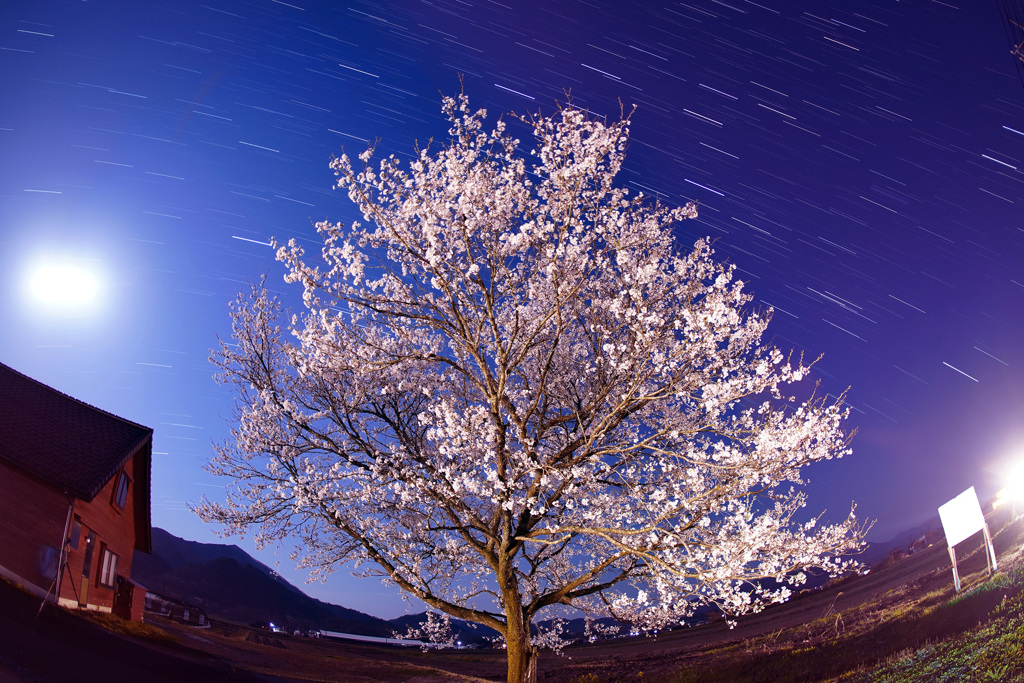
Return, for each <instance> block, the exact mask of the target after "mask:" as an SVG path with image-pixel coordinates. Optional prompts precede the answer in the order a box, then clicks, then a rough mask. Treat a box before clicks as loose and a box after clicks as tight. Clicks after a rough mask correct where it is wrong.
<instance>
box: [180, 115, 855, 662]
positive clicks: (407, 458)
mask: <svg viewBox="0 0 1024 683" xmlns="http://www.w3.org/2000/svg"><path fill="white" fill-rule="evenodd" d="M444 112H445V113H446V115H447V116H448V118H449V120H450V121H451V125H452V127H451V130H450V135H451V139H450V141H449V143H448V144H447V145H446V146H445V147H444V148H443V149H441V150H440V151H438V152H436V153H433V154H432V153H431V152H430V150H429V149H424V150H418V152H417V156H416V158H415V160H414V161H412V163H410V164H408V167H407V169H405V168H403V167H402V165H401V164H400V163H399V161H398V160H397V159H395V157H393V156H392V157H389V158H387V159H385V160H383V161H381V162H380V163H379V164H377V165H373V164H372V163H371V162H372V154H373V150H372V149H371V150H368V151H367V152H365V153H364V154H362V155H360V159H361V160H362V162H363V164H364V166H363V168H362V170H356V169H354V168H353V165H352V162H351V160H350V159H349V158H348V157H347V156H342V157H341V158H339V159H336V160H334V162H333V163H332V167H333V168H334V170H335V172H336V174H337V176H338V181H337V185H338V187H339V188H342V189H344V190H347V192H348V196H349V197H350V198H351V200H352V201H353V202H355V204H356V205H357V206H358V207H359V209H360V210H361V212H362V216H363V220H364V221H365V222H364V223H363V224H359V223H353V224H352V225H351V226H350V227H348V228H345V227H343V226H342V225H340V224H330V223H327V222H324V223H320V224H319V225H318V226H317V228H318V230H319V232H320V234H321V235H322V237H323V239H324V248H323V252H322V262H320V263H318V264H313V263H311V262H309V261H308V260H307V258H306V256H305V255H304V253H303V250H302V248H301V247H300V246H298V245H297V244H296V242H295V241H294V240H293V241H291V242H289V243H288V244H287V245H277V244H276V243H275V245H276V246H278V258H279V259H280V260H281V261H283V262H284V263H286V264H287V265H288V267H289V274H288V276H287V277H286V280H287V281H288V282H292V283H297V284H299V285H301V286H302V287H303V288H304V304H305V311H304V313H303V314H302V315H301V316H294V317H292V318H291V320H290V322H288V323H287V324H286V330H287V332H285V331H282V329H281V328H280V327H279V326H278V323H277V320H278V319H279V315H280V310H279V305H278V303H277V302H276V301H275V300H273V299H272V298H271V297H269V296H268V294H267V293H266V291H264V290H263V289H262V288H260V287H256V288H254V291H253V294H252V296H251V297H249V296H240V297H239V301H238V302H237V303H236V305H235V306H234V309H233V318H234V338H235V341H236V342H237V346H235V345H230V344H224V345H222V348H221V350H220V352H219V354H218V356H217V358H216V362H217V363H218V365H219V366H220V368H221V369H222V371H223V374H222V376H221V377H222V379H223V381H226V382H229V383H232V384H234V385H235V387H236V389H237V392H238V397H239V402H238V426H237V428H236V429H235V430H234V432H233V437H234V438H233V441H232V442H231V443H229V444H226V445H225V446H223V447H221V448H219V449H218V452H217V455H216V457H215V458H214V459H213V460H212V461H211V462H210V463H209V469H210V470H211V471H212V472H214V473H215V474H222V475H227V476H230V477H232V478H233V479H234V484H233V490H232V491H231V492H230V493H229V498H228V500H227V502H226V503H224V504H221V503H215V502H209V501H204V503H203V504H202V505H200V506H199V508H198V511H199V512H200V514H201V515H202V516H203V517H204V518H205V519H207V520H213V521H217V522H220V523H222V524H225V525H227V527H228V528H229V530H241V529H242V528H244V527H248V526H254V527H257V528H258V529H259V533H260V536H259V539H260V540H261V541H268V540H280V539H283V538H285V537H288V536H298V537H300V538H301V539H302V541H303V542H304V545H305V549H304V551H303V553H302V556H303V560H304V563H305V565H306V566H308V567H310V568H313V569H315V570H320V571H330V570H331V569H333V568H334V567H336V566H337V565H339V564H341V563H346V562H350V561H355V562H356V563H358V564H361V565H362V566H363V568H364V570H365V571H366V573H369V574H379V575H381V576H383V577H384V578H385V579H386V580H388V581H390V582H393V583H395V584H397V585H398V586H400V587H401V588H402V589H404V590H406V591H408V592H409V593H411V594H412V595H414V596H416V597H418V598H420V599H422V600H423V601H425V602H426V603H427V604H428V605H430V606H432V607H433V608H435V609H437V610H440V611H441V612H444V613H446V614H449V615H453V616H457V617H460V618H464V619H470V620H473V621H476V622H479V623H483V624H486V625H489V626H491V627H493V628H495V629H496V630H498V631H499V632H501V633H502V634H503V635H504V636H505V637H506V640H507V641H508V643H509V660H510V674H509V675H510V680H513V671H512V668H513V661H512V660H513V658H516V657H518V658H520V659H522V658H523V657H526V656H527V655H525V654H522V653H521V652H520V650H523V651H524V652H525V649H524V648H527V647H528V645H529V643H530V639H531V636H530V631H529V623H530V622H531V621H532V620H533V619H534V617H535V616H536V615H538V614H539V613H541V611H542V610H544V608H545V607H548V606H551V605H555V604H562V605H571V606H573V607H576V608H578V609H580V610H583V611H584V613H585V614H588V615H612V616H615V617H617V618H620V619H624V620H630V621H633V622H636V623H637V624H639V625H640V626H641V627H646V628H656V627H660V626H663V625H666V624H670V623H678V621H679V620H680V618H681V617H683V616H685V615H687V614H688V613H690V612H691V611H692V609H693V608H694V607H695V606H696V604H699V603H700V602H704V603H708V602H710V603H714V604H716V605H718V606H720V607H721V608H722V609H723V610H724V611H726V612H727V613H730V614H741V613H744V612H747V611H751V610H755V609H758V608H759V607H760V606H762V605H763V604H764V603H765V602H767V601H777V600H783V599H785V598H786V596H787V595H788V590H787V589H786V588H785V585H783V586H782V587H776V588H771V589H769V588H767V586H770V585H777V584H772V583H771V582H762V581H759V579H762V578H774V579H777V580H779V581H783V582H787V581H788V582H790V583H793V582H797V583H798V582H799V581H801V580H802V575H801V574H799V573H795V574H794V572H799V571H800V570H802V569H803V568H805V567H808V566H818V567H825V568H826V569H829V570H830V571H838V570H841V569H842V568H843V565H842V564H841V563H839V562H837V561H836V560H834V559H832V558H833V556H834V555H835V554H836V553H838V552H842V551H844V550H847V549H850V548H852V547H855V546H856V545H857V544H858V543H859V540H860V537H861V536H862V533H861V530H860V529H859V528H858V527H857V525H856V523H855V520H854V517H853V514H852V512H851V514H850V516H849V518H847V519H846V521H844V522H842V523H840V524H837V525H834V526H824V527H822V526H816V525H815V523H814V522H813V521H811V522H809V523H805V524H798V523H796V522H795V521H794V514H795V513H796V512H797V510H798V509H799V508H801V507H802V506H803V505H804V495H803V493H802V492H801V491H800V490H799V489H798V488H797V487H798V486H799V485H800V484H801V483H802V482H801V477H800V470H801V468H803V467H804V466H806V465H808V464H810V463H812V462H815V461H819V460H825V459H828V458H833V457H840V456H842V455H843V454H845V453H846V452H847V445H848V438H847V436H846V434H845V433H844V431H843V429H842V427H841V420H842V419H843V417H844V416H845V413H846V410H845V408H843V407H842V401H841V399H840V400H838V401H834V402H828V401H825V400H822V399H815V398H812V399H810V400H807V401H805V402H797V401H795V400H794V399H790V398H787V397H786V396H785V395H784V394H783V392H782V388H784V386H785V385H787V384H789V383H792V382H796V381H799V380H800V379H801V378H802V377H803V376H804V375H805V374H806V373H807V370H808V367H807V366H806V365H805V364H803V363H802V362H796V363H791V362H790V361H789V360H787V359H786V358H785V357H784V355H783V354H782V353H781V352H780V351H779V350H777V349H775V348H772V347H770V346H767V345H763V344H762V343H761V338H762V334H763V333H764V330H765V327H766V326H767V324H768V321H769V318H770V315H771V311H770V310H769V311H767V312H758V311H754V310H751V309H750V308H749V306H748V304H749V300H750V296H749V295H747V294H744V293H743V291H742V283H741V282H738V281H736V280H735V279H734V274H733V269H732V268H731V267H729V266H726V265H722V264H720V263H716V262H715V261H714V260H713V258H712V255H713V254H712V250H711V248H710V246H709V244H708V242H707V241H705V240H699V241H697V242H696V244H695V245H694V247H693V248H692V250H689V251H682V250H680V249H679V247H678V245H677V243H676V241H675V239H674V235H673V230H674V229H675V228H676V227H677V224H679V222H680V221H681V220H682V219H685V218H693V217H695V216H696V215H697V210H696V207H695V206H694V205H693V204H692V203H691V204H687V205H686V206H684V207H682V208H669V207H666V206H664V205H662V204H659V203H656V202H651V201H650V200H649V199H647V198H645V197H644V196H643V195H642V194H641V195H638V196H631V195H630V194H629V193H628V191H627V190H626V189H623V188H621V187H616V186H614V185H613V180H614V178H615V176H616V173H617V172H618V171H619V169H620V167H621V165H622V161H623V157H624V154H625V150H626V144H627V140H628V135H629V120H628V117H625V118H624V119H623V120H621V121H619V122H617V123H607V122H604V121H600V120H596V119H595V118H593V117H591V116H589V115H588V114H587V113H585V112H583V111H580V110H578V109H576V108H573V107H572V106H568V105H567V106H565V107H563V108H561V109H560V110H559V111H558V112H557V113H556V114H555V115H554V116H550V117H547V116H539V115H538V116H536V117H532V118H528V119H521V120H522V121H524V122H525V123H527V124H529V125H530V126H531V127H532V133H533V137H534V148H533V150H532V151H531V152H530V153H529V154H524V153H523V152H522V151H521V150H520V149H519V141H518V140H516V139H514V138H513V137H512V136H511V135H510V133H509V132H508V131H507V130H506V127H505V123H504V122H503V121H500V120H499V121H498V122H497V123H496V125H495V126H494V127H493V129H491V130H490V131H487V130H485V129H484V125H483V124H484V119H485V112H484V111H482V110H481V111H476V112H471V111H470V109H469V107H468V102H467V99H466V98H465V97H464V96H460V97H457V98H446V99H445V100H444ZM367 567H369V568H368V569H366V568H367ZM695 598H696V600H695ZM533 638H534V640H536V639H537V636H534V637H533ZM541 640H542V641H543V640H544V636H543V635H542V636H541ZM513 646H514V647H513ZM524 661H525V660H524ZM521 664H522V661H520V662H519V664H517V665H516V666H519V665H521ZM519 675H520V674H516V676H519Z"/></svg>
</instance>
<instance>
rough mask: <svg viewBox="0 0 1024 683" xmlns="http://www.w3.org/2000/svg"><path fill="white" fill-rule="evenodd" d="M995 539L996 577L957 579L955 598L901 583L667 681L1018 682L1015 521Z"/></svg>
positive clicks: (1023, 602)
mask: <svg viewBox="0 0 1024 683" xmlns="http://www.w3.org/2000/svg"><path fill="white" fill-rule="evenodd" d="M1002 536H1003V538H1002V539H1000V540H1002V543H997V545H1002V546H1004V548H1005V550H1004V551H1002V552H1000V571H999V572H997V573H996V574H995V575H994V576H992V577H991V578H988V576H987V574H986V573H985V572H984V571H982V572H976V573H975V574H972V575H971V576H970V577H964V578H965V586H969V588H967V589H965V591H964V592H963V593H961V594H960V595H954V594H953V593H952V590H951V589H950V588H948V587H945V588H940V589H936V590H930V591H922V590H921V582H912V583H908V584H906V585H903V586H901V587H899V588H897V589H894V590H891V591H888V592H887V593H885V594H883V595H881V596H879V597H878V599H876V600H874V601H872V602H871V603H868V604H864V605H860V606H858V607H855V608H851V609H848V610H846V611H843V612H839V613H835V614H833V613H826V614H824V615H823V616H822V617H821V618H819V619H818V620H816V621H814V622H811V623H808V624H805V625H803V626H800V627H797V628H794V629H789V630H786V631H780V632H778V633H773V634H769V635H766V636H761V637H759V638H754V639H749V640H747V641H743V642H741V643H732V644H729V645H727V646H725V647H722V648H720V649H718V650H716V651H713V652H708V653H705V656H704V657H702V658H701V660H702V661H701V662H700V663H699V664H697V665H694V666H689V667H687V668H686V669H683V670H680V671H677V672H676V673H675V674H673V675H671V676H669V677H667V680H669V681H672V683H689V682H691V681H694V682H696V681H701V682H704V681H772V682H781V681H829V682H842V683H869V682H870V683H875V682H882V681H884V682H887V683H903V682H911V681H958V682H959V681H1022V682H1024V548H1022V547H1021V545H1020V542H1021V540H1022V539H1021V521H1018V522H1017V523H1016V524H1013V525H1011V526H1009V527H1007V528H1005V529H1004V532H1003V534H1002ZM1007 546H1008V547H1007ZM975 559H976V558H975ZM982 562H984V560H982ZM982 567H984V564H982ZM951 578H952V577H949V579H950V581H949V582H950V583H951V582H952V581H951ZM972 584H973V585H972Z"/></svg>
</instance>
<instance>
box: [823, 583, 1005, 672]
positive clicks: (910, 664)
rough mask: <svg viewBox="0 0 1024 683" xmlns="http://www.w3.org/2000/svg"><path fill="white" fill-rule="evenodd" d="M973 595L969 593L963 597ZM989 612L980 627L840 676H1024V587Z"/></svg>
mask: <svg viewBox="0 0 1024 683" xmlns="http://www.w3.org/2000/svg"><path fill="white" fill-rule="evenodd" d="M979 588H980V587H979ZM1018 588H1019V584H1018ZM969 599H970V597H969V596H963V597H962V598H959V599H958V602H964V601H968V600H969ZM989 617H990V619H989V621H988V623H986V624H984V625H983V626H981V627H980V628H977V629H972V630H969V631H967V632H965V633H962V634H960V635H958V636H955V637H952V638H947V639H944V640H942V641H939V642H937V643H930V644H927V645H925V646H924V647H920V648H916V649H910V650H907V651H904V652H901V653H898V654H897V655H895V656H892V657H890V658H888V659H887V660H886V661H885V662H883V663H881V664H878V665H876V666H873V667H871V668H867V669H862V670H860V671H856V672H853V673H852V674H850V675H847V676H843V677H841V678H840V679H839V680H840V681H842V682H843V683H876V682H877V683H904V682H907V683H910V682H913V681H949V682H953V681H957V682H960V681H972V682H973V681H978V682H985V681H992V682H995V681H1018V682H1019V681H1024V593H1022V592H1020V591H1019V590H1018V592H1017V593H1016V594H1015V595H1014V596H1013V597H1004V598H1003V600H1002V602H1000V603H999V605H998V606H997V607H996V609H994V610H993V611H992V612H991V613H990V614H989Z"/></svg>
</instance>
